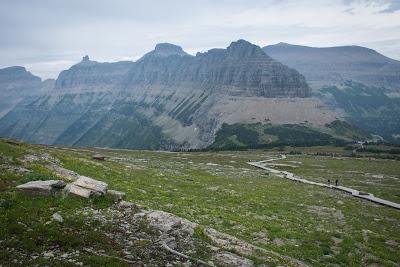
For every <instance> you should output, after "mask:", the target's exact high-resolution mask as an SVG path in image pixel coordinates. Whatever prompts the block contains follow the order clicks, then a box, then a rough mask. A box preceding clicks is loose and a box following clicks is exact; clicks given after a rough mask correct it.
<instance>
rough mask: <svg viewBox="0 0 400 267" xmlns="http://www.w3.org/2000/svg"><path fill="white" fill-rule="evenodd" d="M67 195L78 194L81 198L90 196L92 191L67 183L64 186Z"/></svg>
mask: <svg viewBox="0 0 400 267" xmlns="http://www.w3.org/2000/svg"><path fill="white" fill-rule="evenodd" d="M66 193H67V195H72V196H78V197H83V198H90V196H91V195H92V193H93V191H92V190H90V189H87V188H83V187H80V186H77V185H74V184H71V185H68V187H67V188H66Z"/></svg>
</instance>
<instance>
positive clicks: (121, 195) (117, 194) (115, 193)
mask: <svg viewBox="0 0 400 267" xmlns="http://www.w3.org/2000/svg"><path fill="white" fill-rule="evenodd" d="M107 194H108V195H110V196H113V197H114V200H115V202H120V201H121V200H122V199H123V198H124V197H125V193H124V192H120V191H116V190H107Z"/></svg>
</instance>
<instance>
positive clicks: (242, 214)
mask: <svg viewBox="0 0 400 267" xmlns="http://www.w3.org/2000/svg"><path fill="white" fill-rule="evenodd" d="M331 150H333V151H335V152H337V151H336V150H337V148H318V150H317V148H316V149H315V150H314V151H312V150H311V151H310V149H305V150H304V151H306V152H307V154H300V155H288V156H287V158H286V159H282V160H280V161H277V162H275V163H278V164H282V165H281V166H276V168H279V169H281V170H287V171H290V172H292V173H294V174H296V175H300V176H302V177H304V178H307V179H309V180H313V181H319V182H324V183H326V182H327V180H328V179H330V180H331V181H335V180H336V179H338V180H339V181H340V183H341V184H343V185H345V186H349V187H352V188H356V189H358V190H360V191H366V192H370V193H373V194H374V195H376V196H377V197H381V198H384V199H388V200H391V201H394V202H400V200H399V199H400V162H399V161H393V160H384V159H379V160H375V159H369V158H363V159H361V158H347V157H329V156H317V155H315V153H314V152H316V151H318V152H320V151H328V152H329V151H331ZM339 152H340V151H339ZM0 153H1V154H0V156H1V157H0V160H1V162H0V165H1V174H0V201H1V207H0V210H1V212H0V225H1V230H0V248H1V249H0V251H1V252H0V266H9V265H28V263H29V264H31V265H43V264H52V265H53V266H64V265H65V264H67V265H81V264H82V265H91V266H104V265H107V264H108V265H113V266H118V265H120V266H126V265H128V266H129V265H132V264H130V263H129V262H126V261H121V260H119V259H118V258H121V257H122V255H123V250H124V247H123V246H122V247H121V243H120V242H117V241H118V239H117V237H118V235H119V234H118V233H120V231H121V229H115V227H113V225H114V224H115V222H116V221H115V220H117V219H118V218H119V217H118V216H119V215H120V214H121V212H118V208H116V207H115V208H114V206H113V204H112V201H109V200H108V199H94V200H91V201H84V200H79V199H69V198H65V199H64V198H61V197H54V198H30V197H26V196H23V195H21V194H19V193H17V192H15V190H14V188H15V186H16V185H18V184H22V183H24V182H26V181H29V180H40V179H51V178H53V179H54V173H52V172H51V171H50V170H48V169H46V168H45V167H44V166H45V164H46V162H45V160H44V161H43V162H34V163H32V162H31V163H29V162H26V161H24V158H26V157H27V155H32V154H36V155H39V154H49V155H50V156H51V157H54V158H57V159H59V160H60V165H62V166H63V167H64V168H67V169H70V170H73V171H75V172H77V173H79V174H81V175H86V176H90V177H93V178H95V179H98V180H101V181H104V182H106V183H108V184H109V187H110V188H111V189H115V190H119V191H123V192H126V200H128V201H131V202H133V203H135V205H137V206H138V207H143V208H144V209H148V210H160V211H165V212H169V213H172V214H174V215H177V216H180V217H182V218H185V219H187V220H189V221H190V222H193V223H195V224H198V225H199V226H201V228H198V229H197V230H196V236H195V237H194V239H193V240H194V242H193V243H191V246H193V247H192V250H193V251H194V253H193V256H194V257H196V258H200V259H203V260H205V261H208V260H210V253H212V251H210V250H209V245H210V244H211V245H215V240H214V241H213V240H210V238H209V236H208V235H207V234H205V233H204V231H203V230H199V229H210V228H212V229H215V230H217V231H219V232H221V233H225V234H229V235H231V236H232V237H235V238H237V239H238V240H241V241H242V242H245V243H246V244H251V245H253V246H256V247H257V248H260V249H262V250H263V251H266V252H271V254H268V253H267V254H268V257H270V258H268V257H264V256H265V255H264V256H263V257H257V255H253V256H252V257H250V260H252V261H253V262H254V263H255V264H259V265H261V264H267V265H272V266H274V265H282V264H284V265H285V264H286V265H296V264H301V263H304V264H307V265H311V266H399V262H400V256H399V255H400V245H399V244H400V232H399V231H398V226H399V225H400V212H399V210H396V209H393V208H389V207H384V206H381V205H377V204H374V203H372V202H368V201H365V200H362V199H357V198H354V197H352V196H351V195H349V194H346V193H343V192H340V191H336V190H332V189H330V188H322V187H318V186H312V185H307V184H299V183H293V182H292V181H290V180H287V179H282V178H281V177H277V176H274V175H268V174H267V173H266V172H265V171H264V170H261V169H257V168H254V167H252V166H249V165H248V162H249V161H262V160H265V159H267V158H270V157H271V156H275V155H277V154H278V153H277V151H261V150H252V151H240V152H192V153H170V152H150V151H128V150H111V149H87V148H64V147H51V146H38V145H35V146H31V145H26V144H20V143H14V144H13V143H7V142H6V141H0ZM95 153H96V154H97V153H101V154H102V155H104V156H105V157H106V160H105V161H96V160H93V159H92V155H93V154H95ZM279 153H285V152H284V151H280V152H279ZM25 169H26V170H28V171H29V172H26V171H25ZM55 212H58V213H59V214H61V215H62V216H63V218H65V221H64V223H63V224H56V223H54V222H50V223H49V221H51V216H52V214H53V213H55ZM122 213H126V211H123V212H122ZM93 214H94V215H93ZM96 214H97V215H96ZM113 214H114V215H113ZM27 215H29V216H27ZM124 216H125V215H124ZM127 216H128V217H123V218H122V219H118V220H119V221H118V220H117V221H118V224H117V225H121V222H122V223H123V222H124V221H127V220H128V218H129V216H130V215H127ZM99 222H103V223H99ZM130 225H131V226H132V227H133V228H132V229H141V230H140V231H139V232H138V233H140V235H142V236H138V237H137V238H135V239H134V241H132V240H131V241H132V242H136V243H135V244H136V246H135V247H136V250H134V251H131V252H130V253H131V255H132V257H133V259H134V260H138V258H140V262H141V263H142V264H148V265H150V266H151V265H153V266H156V265H167V264H172V265H179V264H188V261H184V260H183V259H182V258H179V257H177V256H176V255H175V256H174V255H173V254H170V253H168V252H167V251H165V250H164V251H163V250H159V249H158V248H159V247H157V244H158V243H157V238H156V236H157V235H156V234H155V233H153V232H152V228H151V227H150V228H149V227H147V226H146V225H143V224H140V222H137V223H136V224H135V223H133V222H132V224H130ZM128 231H131V232H133V233H135V231H134V230H129V229H128ZM205 231H206V230H205ZM110 233H111V234H110ZM138 235H139V234H138ZM196 240H197V241H196ZM127 242H129V240H127ZM85 248H86V250H85ZM87 248H95V249H96V251H97V252H100V254H99V253H97V254H94V253H90V252H88V251H87ZM147 248H148V249H147ZM176 248H177V250H179V249H184V248H182V244H181V245H179V244H178V245H177V246H176ZM202 248H203V249H202ZM49 251H57V252H56V254H57V253H59V254H57V255H58V257H50V256H49V254H46V253H49ZM72 252H73V253H74V255H75V256H74V257H73V261H68V259H71V258H70V256H66V258H65V259H63V258H62V257H61V256H60V255H63V254H65V253H67V254H68V255H70V254H71V253H72ZM231 252H232V253H237V254H240V252H238V251H234V249H232V251H231ZM102 253H103V254H105V255H112V256H115V257H114V258H110V257H105V256H102ZM281 255H282V256H281ZM32 256H34V259H33V257H32ZM190 262H191V263H192V264H193V265H194V266H197V265H199V263H198V262H195V261H190Z"/></svg>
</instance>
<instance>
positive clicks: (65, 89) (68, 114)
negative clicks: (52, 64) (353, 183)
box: [0, 40, 340, 149]
mask: <svg viewBox="0 0 400 267" xmlns="http://www.w3.org/2000/svg"><path fill="white" fill-rule="evenodd" d="M338 118H340V116H339V115H338V114H337V113H335V112H333V111H331V110H329V109H328V108H327V107H326V106H324V104H323V102H322V101H321V100H319V99H318V98H316V97H312V96H311V89H310V88H309V86H308V85H307V82H306V81H305V78H304V77H303V76H302V75H301V74H299V73H298V72H297V71H296V70H294V69H291V68H289V67H287V66H285V65H283V64H282V63H279V62H277V61H276V60H274V59H272V58H271V57H269V56H268V55H266V54H265V53H264V51H263V50H262V49H261V48H260V47H258V46H256V45H253V44H251V43H249V42H247V41H244V40H239V41H236V42H233V43H231V44H230V45H229V46H228V47H227V48H226V49H211V50H209V51H208V52H205V53H197V54H196V56H191V55H188V54H187V53H185V52H184V51H183V49H182V48H180V47H179V46H176V45H172V44H166V43H163V44H158V45H157V46H156V47H155V49H154V50H153V51H151V52H149V53H147V54H146V55H144V56H143V57H142V58H141V59H139V60H138V61H136V62H129V61H125V62H115V63H99V62H96V61H92V60H90V59H89V57H88V56H85V57H84V58H83V59H82V61H81V62H79V63H78V64H76V65H74V66H72V67H71V68H70V69H68V70H65V71H62V72H61V73H60V75H59V77H58V78H57V80H56V81H55V86H54V88H53V89H52V90H50V91H48V92H45V93H43V94H40V95H38V96H36V97H33V98H25V99H24V100H23V101H22V102H20V103H19V104H18V105H16V106H15V107H14V108H13V109H12V110H11V111H10V112H8V113H7V114H6V115H5V116H3V117H2V118H1V119H0V136H4V137H12V138H16V139H22V140H26V141H28V142H32V143H45V144H64V145H76V146H103V147H118V148H133V149H176V148H204V147H207V146H210V145H211V144H212V143H213V142H214V140H215V136H216V134H217V132H218V131H219V130H220V129H221V126H222V124H224V123H226V124H235V123H245V124H246V123H257V122H261V123H267V122H268V123H272V124H305V126H306V127H313V128H315V129H318V130H326V127H325V126H324V125H326V124H327V123H330V122H332V121H334V120H336V119H338Z"/></svg>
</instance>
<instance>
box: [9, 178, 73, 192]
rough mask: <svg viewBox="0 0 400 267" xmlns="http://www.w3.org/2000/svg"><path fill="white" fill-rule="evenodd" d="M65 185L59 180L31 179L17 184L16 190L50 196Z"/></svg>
mask: <svg viewBox="0 0 400 267" xmlns="http://www.w3.org/2000/svg"><path fill="white" fill-rule="evenodd" d="M64 187H65V183H64V182H63V181H61V180H47V181H31V182H28V183H25V184H22V185H18V186H17V187H16V188H17V191H19V192H23V193H26V194H30V195H43V196H50V195H53V194H55V193H56V192H59V191H60V190H61V189H63V188H64Z"/></svg>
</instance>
